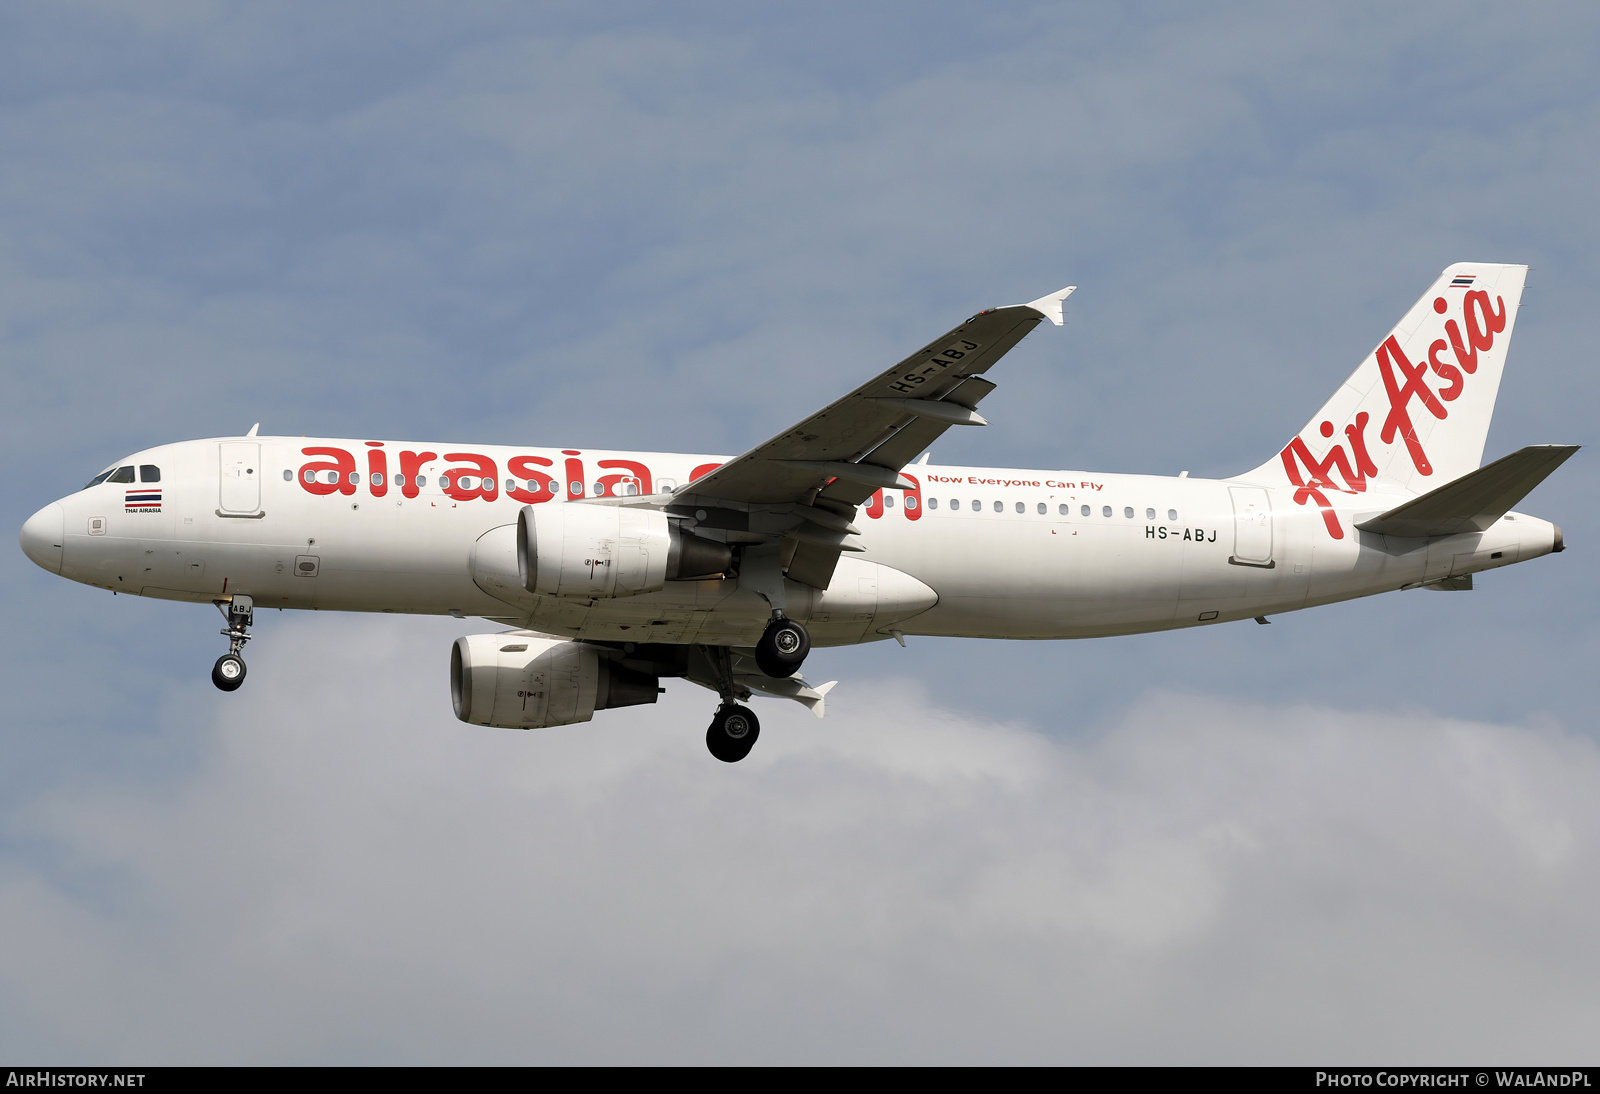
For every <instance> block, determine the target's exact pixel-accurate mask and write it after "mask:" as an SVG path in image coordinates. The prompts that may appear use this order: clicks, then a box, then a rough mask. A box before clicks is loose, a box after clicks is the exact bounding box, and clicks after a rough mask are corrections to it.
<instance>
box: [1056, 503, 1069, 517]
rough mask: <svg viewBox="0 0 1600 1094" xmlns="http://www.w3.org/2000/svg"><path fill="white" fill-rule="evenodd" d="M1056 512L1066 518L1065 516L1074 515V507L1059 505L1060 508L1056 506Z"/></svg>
mask: <svg viewBox="0 0 1600 1094" xmlns="http://www.w3.org/2000/svg"><path fill="white" fill-rule="evenodd" d="M1056 512H1057V513H1059V514H1060V515H1061V516H1064V517H1065V516H1069V515H1071V513H1072V506H1070V505H1058V506H1056Z"/></svg>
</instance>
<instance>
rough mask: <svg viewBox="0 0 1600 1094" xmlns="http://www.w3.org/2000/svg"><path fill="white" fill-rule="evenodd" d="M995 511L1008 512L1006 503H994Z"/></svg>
mask: <svg viewBox="0 0 1600 1094" xmlns="http://www.w3.org/2000/svg"><path fill="white" fill-rule="evenodd" d="M994 511H995V512H996V513H1004V512H1005V511H1006V503H1005V502H1003V501H997V502H995V503H994Z"/></svg>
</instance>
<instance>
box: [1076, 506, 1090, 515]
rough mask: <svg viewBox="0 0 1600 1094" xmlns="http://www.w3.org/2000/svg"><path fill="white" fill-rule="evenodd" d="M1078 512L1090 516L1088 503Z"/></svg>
mask: <svg viewBox="0 0 1600 1094" xmlns="http://www.w3.org/2000/svg"><path fill="white" fill-rule="evenodd" d="M1078 512H1079V514H1080V515H1082V516H1088V515H1089V507H1088V506H1087V505H1085V506H1084V507H1083V508H1082V509H1080V510H1078Z"/></svg>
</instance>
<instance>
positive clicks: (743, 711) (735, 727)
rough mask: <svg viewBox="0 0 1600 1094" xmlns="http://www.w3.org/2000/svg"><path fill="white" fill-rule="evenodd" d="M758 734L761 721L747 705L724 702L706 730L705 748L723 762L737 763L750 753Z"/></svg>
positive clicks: (759, 733) (759, 734)
mask: <svg viewBox="0 0 1600 1094" xmlns="http://www.w3.org/2000/svg"><path fill="white" fill-rule="evenodd" d="M759 736H761V723H760V721H758V720H757V719H756V716H755V714H754V713H752V712H751V710H750V708H749V707H746V706H740V705H739V704H738V703H724V704H722V706H721V707H719V708H718V709H717V716H716V717H715V718H713V719H711V728H710V729H708V730H706V748H708V749H710V750H711V754H712V755H713V756H715V757H716V758H717V759H719V760H721V761H722V762H723V763H725V764H732V763H738V762H739V761H740V760H742V759H744V758H745V757H746V756H748V755H750V750H751V749H752V748H754V747H755V744H756V738H757V737H759Z"/></svg>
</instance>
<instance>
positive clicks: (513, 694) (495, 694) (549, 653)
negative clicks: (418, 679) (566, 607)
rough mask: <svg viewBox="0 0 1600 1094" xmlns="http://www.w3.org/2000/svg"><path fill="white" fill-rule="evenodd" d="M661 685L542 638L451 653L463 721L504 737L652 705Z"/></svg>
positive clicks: (453, 692)
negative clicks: (596, 714) (494, 730)
mask: <svg viewBox="0 0 1600 1094" xmlns="http://www.w3.org/2000/svg"><path fill="white" fill-rule="evenodd" d="M659 692H660V679H659V678H658V677H655V676H648V675H646V674H644V673H642V672H635V671H634V670H633V669H629V668H625V667H623V666H622V665H618V664H613V663H612V662H610V661H608V660H606V659H605V658H604V657H602V656H601V655H600V651H599V650H597V649H596V648H595V647H593V646H587V645H584V644H583V643H581V642H569V641H566V640H564V639H559V638H540V637H538V636H537V635H529V634H518V633H515V632H510V633H504V634H469V635H467V636H466V637H464V638H458V639H456V644H455V646H454V648H453V649H451V651H450V698H451V700H452V702H454V704H455V708H456V717H457V718H460V719H461V720H462V721H463V722H470V723H472V724H473V725H479V726H497V727H499V728H501V729H544V728H546V727H547V726H564V725H569V724H571V723H573V722H587V721H588V720H589V719H590V718H592V717H594V712H595V711H597V710H607V709H610V708H611V707H631V706H638V705H639V704H641V703H653V702H655V701H656V696H657V695H658V694H659Z"/></svg>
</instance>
